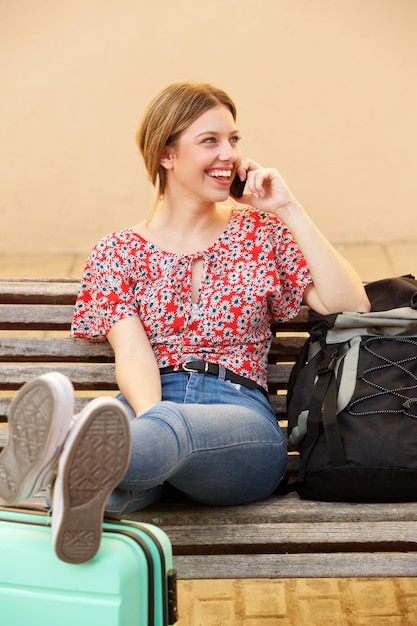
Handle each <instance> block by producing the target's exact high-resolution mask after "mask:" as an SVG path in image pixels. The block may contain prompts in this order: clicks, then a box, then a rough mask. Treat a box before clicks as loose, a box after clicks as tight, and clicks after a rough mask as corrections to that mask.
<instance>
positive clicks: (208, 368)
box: [159, 361, 268, 398]
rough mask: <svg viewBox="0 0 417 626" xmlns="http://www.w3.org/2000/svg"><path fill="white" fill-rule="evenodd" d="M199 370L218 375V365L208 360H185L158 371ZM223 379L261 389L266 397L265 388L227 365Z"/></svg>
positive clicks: (164, 372) (165, 372)
mask: <svg viewBox="0 0 417 626" xmlns="http://www.w3.org/2000/svg"><path fill="white" fill-rule="evenodd" d="M181 371H182V372H200V373H201V374H210V375H211V376H217V377H218V376H219V371H220V366H219V365H217V364H216V363H209V362H208V361H186V362H185V363H181V365H179V366H177V365H169V366H168V367H161V368H160V369H159V372H160V374H161V375H163V374H172V373H173V372H181ZM224 380H230V382H232V383H238V384H239V385H243V386H244V387H247V388H248V389H258V390H259V391H261V392H262V393H263V394H264V396H265V397H266V398H267V397H268V392H267V391H266V389H264V388H263V387H261V385H258V383H255V381H254V380H251V379H250V378H245V376H239V374H235V372H232V370H229V369H228V368H227V367H226V368H225V375H224Z"/></svg>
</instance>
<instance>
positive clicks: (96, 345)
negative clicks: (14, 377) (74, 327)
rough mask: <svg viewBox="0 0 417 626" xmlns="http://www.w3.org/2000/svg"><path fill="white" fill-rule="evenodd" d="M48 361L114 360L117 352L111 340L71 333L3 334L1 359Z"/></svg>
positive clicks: (86, 361) (87, 361)
mask: <svg viewBox="0 0 417 626" xmlns="http://www.w3.org/2000/svg"><path fill="white" fill-rule="evenodd" d="M11 360H13V361H15V362H25V361H27V362H34V361H36V362H38V361H41V362H43V363H47V362H49V361H53V362H63V361H77V362H85V363H89V362H111V361H114V353H113V350H112V348H111V346H110V344H109V343H108V342H107V341H100V342H98V341H84V340H83V339H71V338H69V337H62V338H61V337H39V338H38V337H23V338H22V337H20V338H15V337H11V338H9V337H0V361H11Z"/></svg>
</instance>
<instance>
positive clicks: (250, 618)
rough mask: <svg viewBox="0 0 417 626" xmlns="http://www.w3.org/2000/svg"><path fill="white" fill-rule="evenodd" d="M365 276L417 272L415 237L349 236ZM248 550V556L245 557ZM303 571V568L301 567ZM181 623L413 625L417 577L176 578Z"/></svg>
mask: <svg viewBox="0 0 417 626" xmlns="http://www.w3.org/2000/svg"><path fill="white" fill-rule="evenodd" d="M339 250H340V252H341V253H342V254H343V255H344V256H345V257H346V258H347V259H348V260H349V261H350V262H351V263H352V265H353V266H354V267H355V268H356V269H357V271H358V272H359V274H360V276H361V278H362V279H363V280H377V279H378V278H384V277H387V276H394V275H400V274H406V273H414V274H417V241H408V242H398V243H392V244H389V245H388V244H387V245H380V244H372V243H370V244H349V245H344V246H340V247H339ZM85 258H86V254H84V255H61V256H54V257H50V256H36V257H22V256H16V257H11V256H9V257H1V258H0V276H1V277H17V278H28V277H62V276H68V277H79V276H80V273H81V271H82V268H83V265H84V262H85ZM248 558H250V557H248ZM300 574H301V572H300ZM178 592H179V610H180V619H179V622H178V626H415V625H416V624H417V579H413V578H396V579H385V578H384V579H345V578H343V579H340V578H339V579H304V578H297V579H286V580H195V581H193V580H192V581H179V584H178Z"/></svg>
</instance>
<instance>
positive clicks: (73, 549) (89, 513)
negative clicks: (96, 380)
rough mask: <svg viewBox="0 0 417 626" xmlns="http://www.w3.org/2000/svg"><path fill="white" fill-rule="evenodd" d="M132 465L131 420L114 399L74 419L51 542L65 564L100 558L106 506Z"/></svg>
mask: <svg viewBox="0 0 417 626" xmlns="http://www.w3.org/2000/svg"><path fill="white" fill-rule="evenodd" d="M129 459H130V426H129V418H128V416H127V412H126V409H125V408H124V406H123V404H122V403H121V402H119V401H118V400H116V399H115V398H109V397H100V398H96V399H95V400H92V401H91V402H89V403H88V404H87V406H86V407H85V408H84V409H83V411H81V413H80V414H79V415H78V416H77V417H76V421H75V424H74V426H73V428H72V429H71V432H70V434H69V436H68V439H67V441H66V442H65V446H64V449H63V451H62V454H61V457H60V459H59V465H58V472H57V478H56V481H55V484H54V488H53V495H52V498H53V502H52V504H53V509H52V539H53V544H54V549H55V553H56V555H57V556H58V558H59V559H61V560H62V561H66V562H67V563H85V562H86V561H89V560H90V559H92V558H93V557H94V556H95V554H96V553H97V551H98V549H99V547H100V542H101V533H102V522H103V516H104V507H105V504H106V500H107V498H108V496H109V495H110V493H111V492H112V491H113V489H114V488H115V487H116V486H117V485H118V483H119V482H120V480H121V479H122V478H123V476H124V474H125V472H126V470H127V466H128V464H129Z"/></svg>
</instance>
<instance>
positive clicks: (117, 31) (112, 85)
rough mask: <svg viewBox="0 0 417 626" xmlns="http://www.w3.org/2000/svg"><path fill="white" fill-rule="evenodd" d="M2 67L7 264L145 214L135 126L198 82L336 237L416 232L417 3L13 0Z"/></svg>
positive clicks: (146, 189) (387, 237)
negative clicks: (221, 101) (171, 88)
mask: <svg viewBox="0 0 417 626" xmlns="http://www.w3.org/2000/svg"><path fill="white" fill-rule="evenodd" d="M0 60H1V62H0V84H1V94H0V111H1V115H0V217H1V230H0V232H1V238H0V254H17V253H25V252H27V253H32V254H33V253H35V254H36V253H56V252H81V253H82V252H84V251H88V250H89V249H90V248H91V246H92V245H93V244H94V243H95V241H96V240H97V239H98V238H99V237H100V236H101V235H103V234H105V233H106V232H108V231H110V230H112V229H116V228H119V227H124V226H127V225H130V224H131V223H134V222H136V221H138V220H139V219H140V218H141V217H142V216H144V215H145V214H146V212H147V210H148V204H149V200H150V197H151V195H152V192H151V189H150V186H149V184H148V182H147V180H146V176H145V173H144V169H143V166H142V163H141V161H140V158H139V156H138V154H137V151H136V146H135V143H134V135H135V131H136V127H137V125H138V122H139V120H140V117H141V114H142V112H143V109H144V107H145V105H146V104H147V102H148V101H149V99H150V98H151V97H152V96H153V94H154V93H155V92H156V91H157V90H159V89H160V88H161V87H162V86H164V85H165V84H167V83H169V82H172V81H175V80H193V79H195V80H208V81H211V82H214V83H216V84H218V85H219V86H221V87H223V88H224V89H226V90H227V91H228V92H229V93H230V94H231V95H232V97H233V98H234V99H235V101H236V102H237V105H238V112H239V117H238V123H239V127H240V129H241V131H242V136H243V141H242V147H243V149H244V150H245V152H246V153H247V154H248V155H249V156H251V157H252V158H254V159H255V160H257V161H259V162H261V163H263V164H265V165H269V166H276V167H278V168H279V169H280V170H281V172H282V174H283V175H284V177H285V178H286V179H287V181H288V182H289V183H290V185H291V187H292V189H293V191H294V192H295V193H296V195H297V196H298V197H299V199H300V200H301V201H302V202H303V203H304V205H305V206H306V207H307V208H308V209H309V210H310V212H311V214H312V216H313V218H314V219H315V220H316V222H317V223H318V224H319V225H320V227H321V228H322V229H323V230H324V232H325V233H326V235H327V236H328V237H329V238H330V239H331V240H332V241H333V242H335V243H338V242H352V241H369V240H373V241H394V240H401V239H409V238H415V235H416V230H415V224H416V207H417V184H416V180H415V169H416V168H415V166H416V161H417V159H416V157H417V71H416V61H417V0H256V1H254V0H210V1H208V2H198V1H196V0H177V1H175V2H173V1H172V0H36V1H33V0H0Z"/></svg>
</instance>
